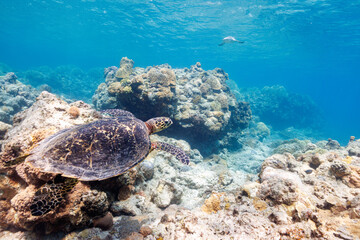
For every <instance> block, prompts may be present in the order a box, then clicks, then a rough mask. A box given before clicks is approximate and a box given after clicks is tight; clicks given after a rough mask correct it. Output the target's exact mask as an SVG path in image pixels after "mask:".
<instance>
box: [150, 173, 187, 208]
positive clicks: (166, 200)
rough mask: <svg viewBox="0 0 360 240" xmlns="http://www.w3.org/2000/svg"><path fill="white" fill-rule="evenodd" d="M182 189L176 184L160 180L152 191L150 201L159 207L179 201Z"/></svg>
mask: <svg viewBox="0 0 360 240" xmlns="http://www.w3.org/2000/svg"><path fill="white" fill-rule="evenodd" d="M181 196H182V191H181V190H180V188H179V187H177V185H176V184H174V183H170V182H166V181H164V180H160V181H159V184H158V186H157V187H156V189H155V191H154V192H153V193H152V196H151V199H152V202H153V203H155V204H156V206H157V207H159V208H166V207H168V206H169V205H170V204H171V203H179V202H180V201H181Z"/></svg>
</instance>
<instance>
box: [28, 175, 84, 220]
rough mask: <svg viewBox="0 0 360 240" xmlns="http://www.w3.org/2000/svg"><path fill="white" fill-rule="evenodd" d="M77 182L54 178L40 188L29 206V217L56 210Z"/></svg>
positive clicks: (75, 180) (72, 179) (70, 179)
mask: <svg viewBox="0 0 360 240" xmlns="http://www.w3.org/2000/svg"><path fill="white" fill-rule="evenodd" d="M77 182H78V180H77V179H75V178H62V177H60V178H58V177H56V178H55V179H54V180H52V181H49V182H48V183H46V184H44V185H43V186H41V187H40V189H39V190H37V191H36V193H35V196H34V199H33V202H32V204H31V206H30V211H31V215H33V216H42V215H44V214H46V213H48V212H50V211H51V210H54V209H56V208H57V207H58V206H59V205H60V203H61V202H62V200H63V199H64V198H65V196H66V194H67V193H68V192H70V191H71V189H72V188H73V187H74V186H75V185H76V183H77Z"/></svg>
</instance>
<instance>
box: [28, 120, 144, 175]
mask: <svg viewBox="0 0 360 240" xmlns="http://www.w3.org/2000/svg"><path fill="white" fill-rule="evenodd" d="M150 148H151V142H150V137H149V134H148V129H147V127H146V125H145V123H144V122H143V121H141V120H139V119H137V118H135V117H131V116H120V117H118V118H108V119H102V120H99V121H95V122H92V123H89V124H85V125H80V126H76V127H72V128H69V129H65V130H62V131H60V132H58V133H56V134H54V135H52V136H50V137H49V138H46V139H45V140H43V141H42V142H40V143H39V145H38V146H37V147H36V148H34V149H33V150H32V152H31V155H30V156H29V157H28V158H27V159H26V162H27V163H28V164H30V165H31V166H32V167H35V168H39V169H40V170H41V171H43V172H51V173H59V174H62V175H63V176H65V177H73V178H78V179H79V180H83V181H94V180H102V179H106V178H111V177H114V176H117V175H120V174H122V173H124V172H126V171H127V170H129V169H130V168H132V167H134V166H136V165H137V164H138V163H140V162H141V161H142V160H143V159H144V158H145V157H146V156H147V155H148V153H149V152H150Z"/></svg>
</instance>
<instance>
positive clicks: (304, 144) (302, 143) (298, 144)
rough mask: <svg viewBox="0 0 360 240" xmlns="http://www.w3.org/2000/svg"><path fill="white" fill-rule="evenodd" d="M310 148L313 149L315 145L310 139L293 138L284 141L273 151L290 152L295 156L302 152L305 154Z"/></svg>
mask: <svg viewBox="0 0 360 240" xmlns="http://www.w3.org/2000/svg"><path fill="white" fill-rule="evenodd" d="M310 149H313V146H312V145H311V142H310V141H309V140H298V139H291V140H286V141H284V142H283V143H282V144H281V145H280V146H278V147H277V148H275V149H274V151H273V153H274V154H275V153H279V154H283V153H285V152H288V153H291V154H292V155H294V156H295V157H298V156H299V155H300V154H303V153H305V152H306V151H308V150H310Z"/></svg>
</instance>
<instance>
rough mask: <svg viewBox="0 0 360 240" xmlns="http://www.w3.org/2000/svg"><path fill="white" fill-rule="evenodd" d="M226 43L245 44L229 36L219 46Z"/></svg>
mask: <svg viewBox="0 0 360 240" xmlns="http://www.w3.org/2000/svg"><path fill="white" fill-rule="evenodd" d="M225 43H244V42H242V41H239V40H236V39H235V38H234V37H232V36H228V37H225V38H223V40H222V42H221V43H220V44H219V46H222V45H224V44H225Z"/></svg>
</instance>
